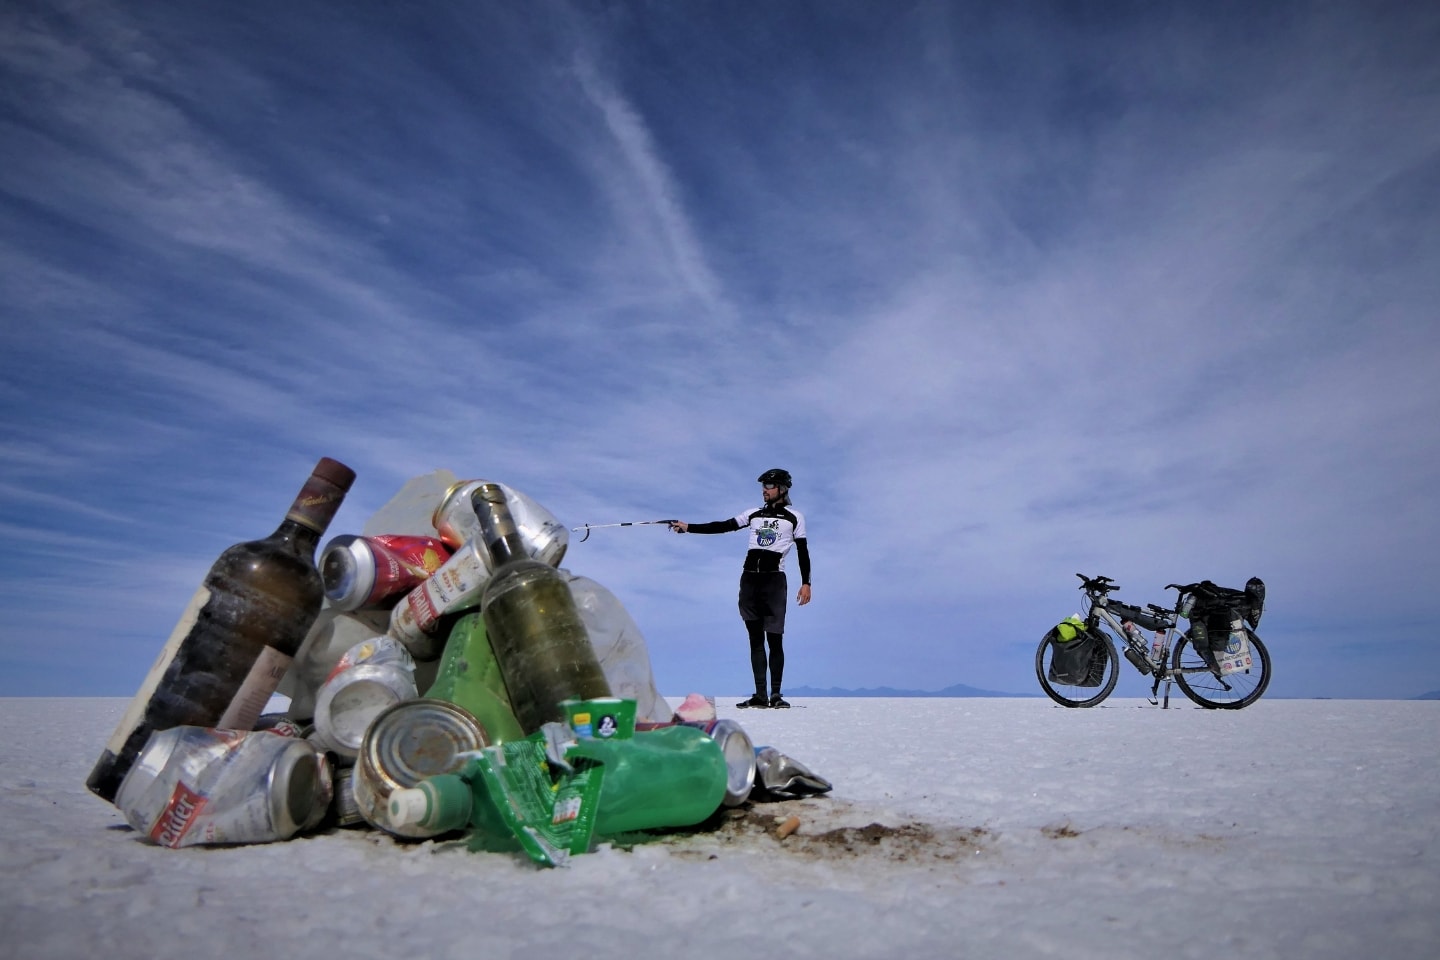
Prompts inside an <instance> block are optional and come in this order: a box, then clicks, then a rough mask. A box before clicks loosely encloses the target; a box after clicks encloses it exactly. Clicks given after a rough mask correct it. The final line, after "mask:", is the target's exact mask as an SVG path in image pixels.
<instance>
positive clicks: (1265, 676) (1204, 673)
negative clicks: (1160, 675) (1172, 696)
mask: <svg viewBox="0 0 1440 960" xmlns="http://www.w3.org/2000/svg"><path fill="white" fill-rule="evenodd" d="M1245 634H1246V636H1247V637H1248V638H1249V640H1250V652H1251V655H1252V656H1251V659H1252V660H1253V661H1254V662H1253V663H1252V664H1251V667H1250V669H1249V670H1242V671H1240V672H1238V673H1228V674H1225V675H1224V676H1221V677H1217V676H1215V672H1214V671H1213V670H1212V669H1211V668H1210V663H1209V662H1208V661H1207V659H1206V658H1205V657H1204V656H1203V655H1202V654H1201V653H1200V652H1199V651H1198V650H1196V649H1195V645H1194V644H1193V643H1192V642H1191V638H1190V631H1188V630H1187V631H1185V635H1184V636H1183V637H1181V638H1180V642H1179V643H1177V644H1176V645H1175V659H1174V667H1173V668H1172V669H1171V675H1172V676H1173V677H1174V678H1175V682H1176V683H1178V684H1179V685H1180V691H1181V692H1182V693H1184V694H1185V696H1187V697H1189V698H1190V699H1191V700H1193V701H1195V702H1196V703H1198V704H1200V706H1202V707H1205V708H1206V709H1210V710H1239V709H1240V708H1241V707H1248V706H1250V704H1252V703H1254V702H1255V701H1256V700H1259V699H1260V696H1261V695H1262V694H1263V693H1264V692H1265V688H1266V687H1268V686H1270V651H1269V650H1266V649H1265V644H1263V643H1261V642H1260V638H1259V637H1257V636H1255V632H1254V631H1253V630H1251V629H1250V628H1249V627H1246V628H1245Z"/></svg>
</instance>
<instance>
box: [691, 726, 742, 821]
mask: <svg viewBox="0 0 1440 960" xmlns="http://www.w3.org/2000/svg"><path fill="white" fill-rule="evenodd" d="M679 725H680V726H684V727H696V728H698V729H700V730H703V731H705V733H706V734H708V735H709V737H710V739H711V740H714V741H715V742H716V743H717V744H719V745H720V752H721V753H723V754H724V755H725V771H726V775H725V800H724V805H725V806H727V807H738V806H740V804H742V803H744V802H745V801H746V800H747V799H748V798H749V796H750V791H751V790H752V789H754V787H755V771H756V766H755V744H754V743H753V742H751V740H750V735H749V734H748V733H746V732H745V728H744V727H742V726H740V724H738V723H736V722H735V721H734V720H694V721H683V720H682V721H680V723H679Z"/></svg>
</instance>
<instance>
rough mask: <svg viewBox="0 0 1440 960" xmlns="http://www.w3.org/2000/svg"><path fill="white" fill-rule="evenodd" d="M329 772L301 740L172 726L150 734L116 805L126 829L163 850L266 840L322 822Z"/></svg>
mask: <svg viewBox="0 0 1440 960" xmlns="http://www.w3.org/2000/svg"><path fill="white" fill-rule="evenodd" d="M331 776H332V775H331V772H330V764H329V760H328V758H327V757H326V756H325V754H324V753H323V752H322V751H320V750H319V749H317V748H316V747H315V746H314V745H313V744H311V743H310V742H309V741H307V740H298V739H295V738H293V737H287V736H283V735H279V734H275V733H270V732H268V731H252V732H241V731H237V730H218V729H212V728H209V727H195V726H181V727H171V728H170V729H168V730H160V731H157V732H156V733H154V734H152V735H151V737H150V739H149V741H147V742H146V745H145V748H144V749H143V750H141V752H140V754H139V756H138V758H137V759H136V762H135V765H134V766H133V767H132V768H131V770H130V772H129V773H128V774H127V775H126V777H125V779H124V780H123V781H122V782H121V784H120V790H119V792H118V793H116V795H115V805H116V806H117V807H118V808H119V809H120V811H121V812H122V813H124V815H125V819H126V821H127V822H129V824H130V826H131V827H133V828H135V830H136V831H138V832H139V833H140V834H142V835H143V836H145V837H147V838H148V839H150V840H151V841H153V842H154V843H157V844H159V845H161V846H165V847H188V846H192V845H198V844H231V843H268V842H270V841H272V840H288V839H289V838H290V837H293V836H294V835H295V834H296V833H299V832H300V831H301V830H305V829H308V828H310V827H313V826H316V825H317V824H319V823H320V821H321V820H323V819H324V817H325V814H326V811H327V810H328V809H329V806H330V800H331V796H332V792H333V782H332V779H331Z"/></svg>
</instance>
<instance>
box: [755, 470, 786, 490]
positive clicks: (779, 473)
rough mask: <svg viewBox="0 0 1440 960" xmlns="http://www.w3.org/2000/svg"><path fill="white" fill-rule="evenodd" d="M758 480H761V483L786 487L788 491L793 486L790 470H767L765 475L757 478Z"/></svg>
mask: <svg viewBox="0 0 1440 960" xmlns="http://www.w3.org/2000/svg"><path fill="white" fill-rule="evenodd" d="M756 479H757V480H759V481H760V482H761V483H773V484H775V485H776V486H779V487H784V488H785V489H787V490H788V489H790V487H791V486H792V484H791V482H790V472H789V471H788V470H779V469H775V470H766V471H765V472H764V473H762V474H760V476H758V477H756Z"/></svg>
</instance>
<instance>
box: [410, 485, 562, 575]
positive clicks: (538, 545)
mask: <svg viewBox="0 0 1440 960" xmlns="http://www.w3.org/2000/svg"><path fill="white" fill-rule="evenodd" d="M491 482H493V481H490V480H461V481H460V482H459V483H452V484H451V485H450V487H449V489H447V490H446V491H445V496H444V497H442V498H441V500H440V506H438V507H436V508H435V513H434V515H433V516H432V517H431V518H430V522H431V523H432V524H433V525H434V527H435V532H436V533H438V534H439V535H440V539H441V540H443V541H444V542H445V544H446V545H447V546H449V547H450V548H451V549H455V550H458V549H460V547H462V546H464V545H465V544H467V543H475V544H477V545H478V546H480V547H481V548H482V549H481V551H480V552H481V554H482V555H484V556H486V558H487V561H488V554H487V553H486V551H485V550H484V549H483V547H484V539H483V537H482V536H481V533H480V517H479V515H478V514H477V513H476V512H475V507H474V505H473V504H472V503H471V497H472V496H473V495H474V494H475V492H476V491H477V490H479V489H480V488H481V487H482V486H484V485H485V484H487V483H491ZM495 485H496V486H497V487H499V488H500V489H501V490H502V491H504V493H505V503H506V505H507V506H508V507H509V508H510V515H511V516H512V517H514V518H515V527H516V529H517V531H518V532H519V534H520V539H522V540H524V541H525V549H526V550H527V551H528V552H529V554H530V556H531V557H532V558H534V559H536V560H539V561H541V562H542V563H548V564H550V566H552V567H558V566H559V565H560V561H561V560H562V559H564V557H565V551H566V549H567V548H568V547H569V546H570V531H569V530H567V529H565V526H564V524H562V523H560V521H558V520H556V519H555V515H554V514H553V513H551V512H550V511H549V510H546V509H545V508H544V507H542V506H540V504H538V503H536V502H535V501H534V500H532V499H531V498H530V497H529V496H527V495H525V494H523V493H521V492H520V491H518V490H515V489H512V488H511V487H508V486H506V485H505V484H503V483H497V484H495Z"/></svg>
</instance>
